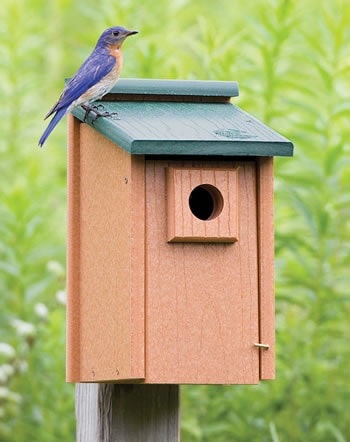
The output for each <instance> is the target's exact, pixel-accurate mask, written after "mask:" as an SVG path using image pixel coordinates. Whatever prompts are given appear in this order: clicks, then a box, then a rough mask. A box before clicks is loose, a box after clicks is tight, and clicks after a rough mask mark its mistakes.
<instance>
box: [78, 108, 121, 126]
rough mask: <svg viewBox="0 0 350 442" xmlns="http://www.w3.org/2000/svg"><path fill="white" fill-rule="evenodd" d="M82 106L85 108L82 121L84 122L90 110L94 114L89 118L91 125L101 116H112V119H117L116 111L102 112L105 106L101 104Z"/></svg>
mask: <svg viewBox="0 0 350 442" xmlns="http://www.w3.org/2000/svg"><path fill="white" fill-rule="evenodd" d="M82 108H83V109H84V110H85V115H84V119H83V122H84V123H86V120H87V118H88V116H89V114H90V113H91V112H92V113H93V114H94V116H93V118H92V119H91V124H92V125H93V124H94V122H95V121H96V120H98V119H99V118H101V117H106V118H112V119H113V120H119V119H120V118H119V115H118V112H108V111H104V112H102V109H104V108H105V107H104V106H103V104H96V105H95V106H87V105H85V106H82Z"/></svg>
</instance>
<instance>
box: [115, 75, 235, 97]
mask: <svg viewBox="0 0 350 442" xmlns="http://www.w3.org/2000/svg"><path fill="white" fill-rule="evenodd" d="M111 94H112V95H114V94H116V95H129V94H130V95H163V96H164V95H167V96H178V95H179V96H189V97H226V98H231V97H238V95H239V88H238V83H237V82H236V81H207V80H165V79H149V78H121V79H120V80H119V81H118V83H117V84H116V85H115V86H114V87H113V88H112V89H111V90H110V92H109V95H111Z"/></svg>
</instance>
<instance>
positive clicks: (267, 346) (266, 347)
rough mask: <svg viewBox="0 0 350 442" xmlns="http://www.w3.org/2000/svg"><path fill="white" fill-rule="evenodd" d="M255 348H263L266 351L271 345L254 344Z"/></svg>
mask: <svg viewBox="0 0 350 442" xmlns="http://www.w3.org/2000/svg"><path fill="white" fill-rule="evenodd" d="M254 347H258V348H263V349H265V350H268V349H269V348H270V345H269V344H260V343H259V342H257V343H255V344H254Z"/></svg>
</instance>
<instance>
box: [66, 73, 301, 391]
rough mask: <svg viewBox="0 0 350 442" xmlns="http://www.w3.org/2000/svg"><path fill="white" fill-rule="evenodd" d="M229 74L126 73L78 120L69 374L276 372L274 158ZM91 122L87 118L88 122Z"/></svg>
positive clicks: (120, 377) (154, 377)
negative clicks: (93, 111) (139, 76)
mask: <svg viewBox="0 0 350 442" xmlns="http://www.w3.org/2000/svg"><path fill="white" fill-rule="evenodd" d="M237 93H238V89H237V85H236V84H235V83H229V82H223V83H220V82H195V81H190V82H181V81H180V82H174V81H164V80H162V81H161V80H159V81H158V80H157V81H150V80H149V81H147V80H125V81H120V85H118V89H117V90H116V92H115V91H114V90H113V91H112V94H110V95H109V96H107V97H106V101H103V102H101V103H100V105H103V106H104V107H105V110H106V112H107V113H109V114H110V115H115V114H116V113H118V119H115V118H112V117H111V118H108V117H106V118H99V119H97V120H94V119H93V118H92V119H91V120H90V119H89V118H90V117H88V118H87V120H86V119H85V115H84V112H83V110H81V109H79V108H77V109H75V110H74V112H73V113H74V117H73V116H70V118H69V122H70V126H69V157H68V270H67V274H68V301H67V379H68V380H69V381H71V382H124V383H125V382H128V383H135V382H142V383H159V384H166V383H174V384H189V383H190V384H254V383H258V382H259V381H260V380H263V379H273V378H274V376H275V350H274V346H275V342H274V340H275V332H274V277H273V268H274V242H273V239H274V235H273V156H274V155H291V153H292V148H293V146H292V144H291V143H290V142H289V141H288V140H286V139H285V138H283V137H282V136H280V135H279V134H277V133H276V132H274V131H273V130H271V129H270V128H267V127H266V126H264V125H263V124H262V123H260V122H259V121H257V120H256V119H254V118H253V117H252V116H250V115H249V114H247V113H246V112H244V111H242V110H240V109H239V108H238V107H236V106H234V105H233V104H231V103H230V101H229V99H230V96H236V95H237ZM85 120H86V121H85Z"/></svg>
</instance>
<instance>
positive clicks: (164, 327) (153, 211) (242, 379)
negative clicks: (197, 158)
mask: <svg viewBox="0 0 350 442" xmlns="http://www.w3.org/2000/svg"><path fill="white" fill-rule="evenodd" d="M228 165H229V166H230V167H232V168H236V167H238V192H239V203H238V204H239V214H240V215H239V223H238V238H239V240H238V241H237V242H236V243H234V244H220V243H216V244H210V243H209V244H200V243H189V244H187V243H168V242H167V223H166V205H167V204H166V199H167V194H166V168H167V167H168V166H171V167H180V166H182V167H191V166H192V167H195V168H198V167H204V168H207V167H210V166H211V167H214V168H216V167H224V168H227V167H228ZM203 222H205V221H203ZM146 262H147V280H146V318H147V323H146V348H147V351H146V382H149V383H175V384H182V383H193V384H194V383H200V384H206V383H214V384H215V383H218V384H229V383H233V384H235V383H237V384H244V383H257V382H258V381H259V351H258V350H257V349H256V348H254V342H257V341H256V340H257V339H258V338H259V327H258V268H257V214H256V171H255V163H254V162H238V163H234V164H232V163H227V162H222V163H221V162H218V163H213V162H209V163H208V162H205V161H204V162H198V163H197V162H190V163H189V162H183V163H182V162H174V163H172V162H167V161H152V160H147V161H146Z"/></svg>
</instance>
